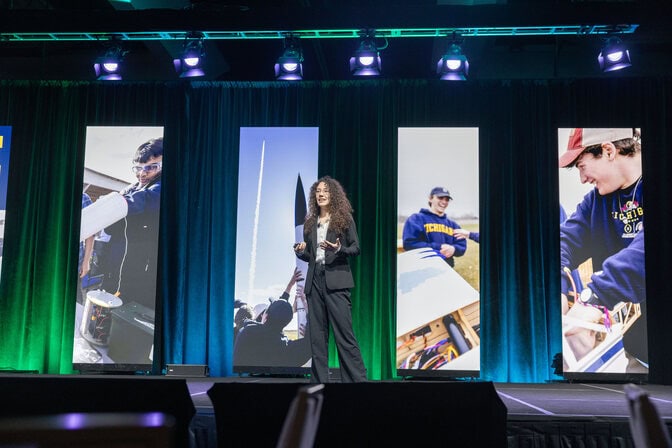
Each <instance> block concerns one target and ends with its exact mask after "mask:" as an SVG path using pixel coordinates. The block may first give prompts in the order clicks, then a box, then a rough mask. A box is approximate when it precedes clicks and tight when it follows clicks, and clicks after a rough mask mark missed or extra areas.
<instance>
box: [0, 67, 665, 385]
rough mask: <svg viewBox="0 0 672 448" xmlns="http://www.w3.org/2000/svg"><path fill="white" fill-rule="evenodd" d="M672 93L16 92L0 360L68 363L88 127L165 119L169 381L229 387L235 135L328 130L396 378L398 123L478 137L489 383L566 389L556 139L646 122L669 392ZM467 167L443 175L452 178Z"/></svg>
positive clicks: (652, 85)
mask: <svg viewBox="0 0 672 448" xmlns="http://www.w3.org/2000/svg"><path fill="white" fill-rule="evenodd" d="M671 86H672V83H671V82H670V80H669V79H662V80H661V79H614V80H587V81H575V82H533V81H511V82H505V81H482V82H467V83H443V82H439V81H423V80H418V81H391V80H365V81H342V82H328V83H312V82H302V83H297V84H290V83H224V82H212V83H209V82H192V83H167V84H165V83H149V84H138V83H130V84H127V83H120V84H117V85H105V84H104V83H77V84H72V83H67V82H59V83H57V82H50V83H48V82H42V83H21V82H8V81H4V82H3V81H0V124H3V125H11V126H12V127H13V135H14V138H13V143H12V156H11V157H12V160H11V169H10V185H9V191H10V195H9V198H8V205H7V225H6V232H5V244H4V260H5V261H4V266H3V278H2V283H1V284H0V316H1V318H0V368H14V369H21V370H27V369H34V370H38V371H40V372H43V373H69V372H70V371H71V361H70V360H71V356H72V347H71V345H72V336H73V332H74V328H73V327H74V318H73V316H74V308H75V306H74V300H73V298H74V294H75V290H74V285H75V283H76V272H75V271H76V264H77V262H76V257H77V255H76V248H77V236H78V229H79V211H80V188H81V180H82V177H81V176H82V168H81V167H82V162H83V149H84V148H83V142H84V132H85V126H86V125H99V126H101V125H104V126H113V125H163V126H165V141H166V145H165V150H164V151H165V163H164V174H163V179H164V180H163V185H164V186H163V189H164V193H163V195H164V196H163V203H162V218H161V219H162V221H161V237H160V238H161V243H162V245H161V246H162V253H161V260H162V269H161V272H160V296H159V297H160V301H159V303H160V304H161V305H160V306H159V308H160V311H161V313H160V316H161V317H162V319H161V320H160V331H158V332H157V333H159V334H158V335H157V342H158V344H157V346H156V348H155V350H156V353H155V364H156V365H155V370H156V371H157V372H158V371H160V369H161V368H162V367H163V366H165V364H166V363H175V364H207V365H208V366H209V367H210V370H211V374H212V375H213V376H228V375H231V374H232V364H231V352H232V347H231V343H232V339H233V335H232V319H233V317H232V316H233V301H234V297H233V291H234V277H235V269H236V267H235V241H236V235H235V233H236V207H237V204H236V201H237V185H238V141H239V128H240V127H241V126H319V128H320V149H319V151H320V153H319V156H320V158H319V168H318V171H319V173H318V174H320V175H323V174H329V175H332V176H333V177H335V178H337V179H339V180H341V181H342V183H343V184H344V186H345V188H346V190H347V192H348V194H349V196H350V197H351V199H352V201H353V206H354V208H355V219H356V220H357V223H358V228H359V232H360V239H361V244H362V255H361V256H360V257H358V258H357V259H356V260H355V261H354V265H353V268H354V274H355V282H356V284H357V286H356V288H355V289H354V290H353V313H354V321H355V322H354V323H355V331H356V333H357V335H358V337H359V340H360V342H361V345H362V352H363V355H364V361H365V363H366V365H367V368H368V370H369V377H370V378H371V379H390V378H394V377H395V355H394V354H395V344H396V341H395V331H396V320H395V319H396V318H395V296H396V270H395V254H396V197H397V196H396V194H397V191H396V185H397V182H396V169H397V128H398V127H400V126H402V127H413V126H442V127H443V126H468V127H472V126H475V127H478V128H479V129H480V133H479V143H480V157H479V158H480V181H481V190H480V191H481V192H480V195H481V196H480V200H481V219H480V226H481V229H480V230H481V232H482V238H481V281H480V284H481V298H482V299H481V300H482V301H481V312H482V318H481V325H482V331H481V351H482V362H481V370H482V374H481V377H482V378H484V379H488V380H492V381H513V382H523V381H524V382H543V381H546V380H549V379H558V378H559V377H556V376H554V375H553V373H552V368H551V362H552V358H553V355H554V354H555V353H557V352H559V351H560V350H561V347H560V319H559V314H560V310H559V300H558V299H559V298H558V297H557V293H556V291H558V290H559V266H558V220H559V218H558V207H557V150H556V148H557V132H556V129H557V128H558V127H571V126H574V125H583V126H592V127H598V126H602V125H604V126H606V125H609V126H614V125H615V123H616V124H617V125H623V126H630V125H631V124H632V123H633V121H634V122H635V123H637V125H641V126H642V128H643V129H644V131H643V133H644V136H645V140H644V145H643V146H644V147H645V155H644V164H645V168H644V170H645V173H646V175H647V191H646V198H647V202H648V204H647V213H649V214H650V216H649V217H648V218H647V223H648V224H647V226H648V229H649V230H648V231H647V234H648V236H647V254H651V256H650V257H647V263H648V264H647V270H648V280H650V281H649V284H647V287H649V288H651V290H652V291H655V292H656V294H655V295H654V296H652V295H650V296H649V297H650V298H651V300H650V303H649V307H648V309H649V314H650V323H649V332H650V334H655V337H653V339H651V342H650V350H651V356H650V359H651V360H652V366H651V376H650V378H651V379H652V380H655V381H657V382H660V383H665V382H667V383H670V382H672V379H671V378H670V377H671V375H670V372H671V371H672V368H671V366H670V363H671V362H672V361H670V359H672V356H670V352H671V351H672V349H671V348H669V347H668V346H667V345H666V344H660V343H657V342H656V341H661V340H669V339H670V333H672V329H670V328H669V325H665V322H664V318H663V319H661V318H660V317H657V316H668V315H670V309H669V308H670V307H671V306H672V305H670V303H672V302H671V301H669V300H667V299H666V298H667V297H669V296H670V293H671V292H672V291H671V289H672V288H670V286H668V285H667V282H665V275H666V274H667V272H669V270H670V269H669V268H670V266H669V263H670V262H669V261H668V260H667V257H662V256H659V254H663V253H668V252H669V251H668V250H667V249H669V246H670V242H669V239H668V238H665V233H663V232H664V231H663V230H662V229H666V228H667V227H669V224H670V221H671V220H672V216H670V211H669V205H668V202H669V201H667V198H668V197H670V195H669V193H670V186H669V185H668V182H667V181H666V179H667V176H668V174H667V173H669V169H668V168H669V164H670V162H669V160H670V157H669V155H668V154H667V151H669V150H670V137H669V132H668V131H667V125H668V123H669V118H670V113H669V111H670V105H671V104H672V102H671V101H670V100H671V98H670V90H671V89H670V87H671ZM615 94H618V95H619V96H614V95H615ZM447 144H450V142H447ZM421 151H422V148H418V152H419V153H421ZM287 169H288V170H291V167H287ZM454 169H456V168H455V167H451V166H447V167H446V182H447V183H450V173H451V170H454ZM287 250H291V248H287ZM663 251H665V252H663ZM661 321H662V323H661ZM654 332H655V333H654ZM333 352H334V350H333V347H332V353H333ZM332 359H334V358H333V357H332ZM654 360H656V361H655V363H654Z"/></svg>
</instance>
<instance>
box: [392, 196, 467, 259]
mask: <svg viewBox="0 0 672 448" xmlns="http://www.w3.org/2000/svg"><path fill="white" fill-rule="evenodd" d="M452 199H453V198H452V197H451V196H450V192H449V191H448V190H447V189H445V188H443V187H435V188H433V189H432V191H430V193H429V208H422V209H420V211H419V212H418V213H413V214H412V215H411V216H409V217H408V219H407V220H406V222H405V223H404V231H403V244H404V250H412V249H419V248H422V247H429V248H432V249H434V250H435V251H436V252H437V254H439V255H440V256H441V257H442V258H443V259H444V260H445V261H446V263H448V264H449V265H450V266H452V267H454V266H455V260H454V258H455V257H461V256H462V255H464V253H465V252H466V250H467V240H465V239H461V238H458V235H457V234H456V233H455V230H456V229H459V228H460V226H459V224H457V223H456V222H455V221H453V220H452V219H450V218H448V216H447V215H446V208H448V204H449V203H450V201H451V200H452Z"/></svg>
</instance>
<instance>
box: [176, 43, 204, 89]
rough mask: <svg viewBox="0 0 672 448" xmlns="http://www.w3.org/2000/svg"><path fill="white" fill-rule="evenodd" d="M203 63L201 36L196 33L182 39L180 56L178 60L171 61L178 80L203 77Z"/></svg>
mask: <svg viewBox="0 0 672 448" xmlns="http://www.w3.org/2000/svg"><path fill="white" fill-rule="evenodd" d="M204 63H205V49H204V47H203V34H202V33H198V32H192V33H189V34H187V35H186V36H185V38H184V46H183V49H182V54H180V57H179V58H176V59H173V65H174V66H175V71H176V72H177V73H178V75H179V76H180V78H195V77H199V76H205V70H204V69H203V67H204Z"/></svg>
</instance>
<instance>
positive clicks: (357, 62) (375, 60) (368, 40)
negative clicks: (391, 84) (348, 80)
mask: <svg viewBox="0 0 672 448" xmlns="http://www.w3.org/2000/svg"><path fill="white" fill-rule="evenodd" d="M359 35H360V36H361V40H360V42H359V47H358V48H357V50H356V51H355V54H354V55H353V56H352V57H351V58H350V72H351V73H352V75H353V76H380V73H381V70H382V68H381V62H382V61H381V58H380V51H379V50H383V49H385V48H387V39H386V40H385V45H384V46H383V47H378V46H377V44H376V30H373V29H366V30H362V31H360V33H359Z"/></svg>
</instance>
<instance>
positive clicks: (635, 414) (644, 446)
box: [623, 384, 672, 448]
mask: <svg viewBox="0 0 672 448" xmlns="http://www.w3.org/2000/svg"><path fill="white" fill-rule="evenodd" d="M623 391H624V392H625V397H626V399H627V400H628V409H629V412H630V416H629V422H630V432H631V433H632V440H633V443H634V445H635V448H671V447H672V440H670V433H669V431H668V430H667V426H665V422H663V420H662V419H661V418H660V415H659V414H658V410H657V409H656V407H655V406H654V404H653V403H652V402H651V399H650V398H649V394H648V392H647V391H646V390H644V389H642V388H641V387H639V386H636V385H634V384H626V385H625V386H623Z"/></svg>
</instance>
